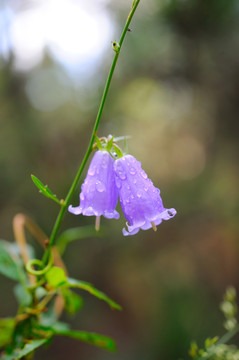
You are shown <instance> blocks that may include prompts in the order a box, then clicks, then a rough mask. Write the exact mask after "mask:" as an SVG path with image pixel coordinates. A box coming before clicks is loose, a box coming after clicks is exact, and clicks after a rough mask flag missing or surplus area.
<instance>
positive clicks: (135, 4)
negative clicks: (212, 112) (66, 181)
mask: <svg viewBox="0 0 239 360" xmlns="http://www.w3.org/2000/svg"><path fill="white" fill-rule="evenodd" d="M139 2H140V0H134V1H133V5H132V8H131V11H130V13H129V15H128V18H127V21H126V24H125V27H124V29H123V32H122V35H121V38H120V41H119V47H118V49H117V50H116V52H115V56H114V59H113V62H112V65H111V68H110V72H109V75H108V78H107V81H106V85H105V89H104V92H103V96H102V99H101V103H100V107H99V111H98V114H97V117H96V120H95V125H94V128H93V131H92V135H91V138H90V142H89V145H88V148H87V150H86V153H85V156H84V158H83V160H82V163H81V165H80V168H79V170H78V172H77V174H76V177H75V179H74V181H73V183H72V185H71V187H70V190H69V192H68V194H67V196H66V198H65V203H64V204H62V206H61V210H60V212H59V214H58V216H57V218H56V221H55V224H54V227H53V230H52V233H51V236H50V243H49V246H48V248H47V250H46V251H45V253H44V256H43V262H44V263H46V261H47V258H48V255H49V250H50V248H51V246H52V245H53V244H54V241H55V238H56V235H57V232H58V230H59V227H60V225H61V222H62V219H63V216H64V214H65V212H66V209H67V208H68V206H69V203H70V199H71V197H72V195H73V193H74V191H75V189H76V186H77V184H78V181H79V179H80V176H81V174H82V172H83V170H84V167H85V165H86V163H87V160H88V158H89V156H90V153H91V151H92V147H93V144H94V141H95V136H96V133H97V130H98V127H99V123H100V119H101V116H102V112H103V109H104V105H105V100H106V97H107V95H108V91H109V87H110V83H111V80H112V76H113V74H114V70H115V67H116V64H117V60H118V57H119V54H120V50H121V47H122V44H123V41H124V38H125V35H126V33H127V31H128V29H129V25H130V23H131V20H132V18H133V16H134V13H135V10H136V9H137V7H138V5H139Z"/></svg>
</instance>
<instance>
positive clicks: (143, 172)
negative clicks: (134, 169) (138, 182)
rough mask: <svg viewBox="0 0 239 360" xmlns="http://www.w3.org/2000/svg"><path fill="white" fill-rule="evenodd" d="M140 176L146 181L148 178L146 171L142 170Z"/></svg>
mask: <svg viewBox="0 0 239 360" xmlns="http://www.w3.org/2000/svg"><path fill="white" fill-rule="evenodd" d="M140 174H141V176H142V177H143V178H144V179H147V178H148V175H147V174H146V172H145V171H144V170H141V172H140Z"/></svg>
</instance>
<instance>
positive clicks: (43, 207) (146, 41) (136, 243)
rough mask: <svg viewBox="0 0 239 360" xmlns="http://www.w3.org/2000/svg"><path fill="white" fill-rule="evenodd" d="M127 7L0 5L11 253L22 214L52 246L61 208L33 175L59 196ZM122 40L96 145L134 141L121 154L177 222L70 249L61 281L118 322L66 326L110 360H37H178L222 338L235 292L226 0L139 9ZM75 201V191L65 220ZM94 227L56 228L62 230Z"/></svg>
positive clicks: (85, 314) (237, 210) (232, 105)
mask: <svg viewBox="0 0 239 360" xmlns="http://www.w3.org/2000/svg"><path fill="white" fill-rule="evenodd" d="M130 6H131V2H130V1H129V0H128V1H126V0H121V1H120V2H119V1H116V0H111V1H110V0H108V1H107V0H89V1H88V2H87V4H85V3H84V1H80V0H78V1H73V0H65V1H63V0H59V1H54V0H49V1H44V0H42V1H40V0H35V1H33V0H6V1H4V0H1V1H0V123H1V132H0V169H1V171H0V189H1V191H0V237H1V238H2V239H6V240H10V241H14V237H13V232H12V219H13V217H14V215H15V214H16V213H18V212H23V213H25V214H27V215H28V216H30V217H31V218H32V219H33V220H34V221H36V222H37V223H38V224H39V226H40V227H42V229H43V230H44V231H45V232H46V233H47V234H50V232H51V229H52V226H53V224H54V221H55V218H56V215H57V213H58V208H57V205H56V204H55V203H53V202H51V201H50V200H48V199H46V198H44V197H43V196H41V195H40V194H38V191H37V189H36V188H35V186H34V185H33V183H32V181H31V178H30V174H31V173H33V174H34V175H36V176H37V177H39V178H40V179H41V180H42V181H43V182H44V183H45V184H48V186H49V187H50V189H52V190H53V192H54V193H56V194H57V195H58V196H59V197H60V198H62V197H64V196H65V195H66V192H67V190H68V188H69V186H70V184H71V182H72V180H73V177H74V176H75V173H76V171H77V169H78V166H79V164H80V162H81V160H82V158H83V155H84V152H85V150H86V147H87V145H88V141H89V137H90V134H91V131H92V127H93V124H94V120H95V117H96V113H97V109H98V106H99V102H100V97H101V94H102V91H103V87H104V83H105V80H106V77H107V73H108V70H109V66H110V63H111V61H112V58H113V56H114V53H113V51H112V49H111V40H115V39H119V36H120V32H121V28H122V27H123V24H124V22H125V19H126V17H127V14H128V11H129V8H130ZM77 11H78V12H77ZM131 29H132V31H131V32H129V33H128V34H127V38H126V40H125V43H124V45H123V48H122V52H121V55H120V58H119V62H118V65H117V68H116V72H115V76H114V78H113V83H112V86H111V88H110V93H109V97H108V99H107V103H106V107H105V109H104V113H103V118H102V122H101V124H100V127H99V133H98V134H99V136H107V135H108V134H113V135H115V136H121V135H130V136H131V139H130V140H129V141H128V149H129V153H131V154H132V155H134V156H135V157H136V158H137V159H138V160H140V161H141V162H142V167H143V168H144V170H145V171H146V172H147V173H148V174H149V177H150V178H151V179H152V180H153V182H154V184H155V185H156V186H157V187H159V188H160V189H161V194H162V198H163V201H164V205H165V206H166V207H169V208H170V207H174V208H175V209H177V211H178V214H177V215H176V217H175V218H174V219H172V220H171V221H168V222H164V223H163V224H161V225H160V226H159V228H158V231H157V232H156V233H154V232H153V231H150V230H148V231H145V232H144V231H141V232H140V233H139V234H137V235H135V236H132V237H127V238H124V237H123V235H122V231H121V230H122V228H123V226H124V224H125V219H124V217H123V214H122V212H121V218H120V220H119V221H115V220H112V221H109V220H106V219H104V220H102V225H103V227H104V229H105V232H106V235H105V236H104V237H101V238H98V237H92V238H88V239H85V240H79V241H75V242H74V243H72V244H70V245H69V247H68V248H67V251H66V253H65V256H64V261H65V263H66V266H67V268H68V270H69V273H70V275H71V276H72V277H75V278H78V279H82V280H85V281H89V282H92V283H93V284H94V285H95V286H96V287H97V288H99V289H101V290H102V291H104V292H106V293H107V294H108V295H109V296H111V297H112V298H113V299H114V300H115V301H117V302H118V303H120V304H121V305H122V306H123V309H124V310H123V312H122V313H118V312H115V311H111V310H110V309H109V308H108V307H107V305H105V304H104V303H102V302H100V301H98V300H97V299H95V298H92V297H91V296H88V295H87V294H83V296H84V300H85V304H84V307H83V309H82V310H81V311H80V312H79V313H78V314H77V316H75V317H71V316H70V315H63V319H64V320H66V321H69V322H70V323H71V324H72V328H74V329H78V330H87V331H96V332H99V333H102V334H105V335H109V336H112V337H114V338H115V340H116V342H117V346H118V351H117V353H114V354H111V353H107V352H105V351H103V350H101V349H97V348H94V347H91V346H89V345H86V344H82V343H79V342H77V341H75V340H72V339H67V338H56V339H55V340H54V341H53V343H52V345H51V347H50V348H48V349H41V350H39V351H38V352H37V355H36V359H38V360H39V359H43V358H44V359H45V360H48V359H49V360H50V359H51V360H53V359H58V360H63V359H64V360H65V358H66V356H67V358H68V359H76V358H81V359H95V360H108V359H114V360H118V359H125V360H134V359H135V360H136V359H137V360H141V359H142V360H145V359H150V360H162V359H163V360H176V359H179V358H184V359H187V358H188V348H189V346H190V342H191V340H196V341H198V342H199V344H201V345H202V343H203V340H204V339H205V338H206V337H208V336H215V335H221V334H222V333H223V328H222V322H223V317H222V315H221V313H220V311H219V303H220V301H221V298H222V294H223V292H224V290H225V288H226V286H228V285H231V284H232V285H234V286H235V287H236V288H238V287H239V279H238V276H237V273H238V269H237V266H238V259H239V248H238V239H239V226H238V215H239V191H238V187H239V181H238V177H239V165H238V159H239V156H238V155H239V154H238V150H239V149H238V148H239V142H238V134H239V121H238V118H239V6H238V1H236V0H207V1H204V0H147V1H146V0H142V1H141V3H140V5H139V8H138V10H137V12H136V14H135V17H134V19H133V22H132V26H131ZM101 31H102V32H101ZM49 34H50V35H49ZM82 181H83V178H82V179H81V182H82ZM79 191H80V184H79V186H78V190H77V191H76V193H75V194H74V197H73V199H72V203H73V204H74V206H76V205H78V201H79V200H78V199H79V198H78V196H79ZM118 207H119V206H118ZM119 209H120V207H119ZM119 211H121V210H119ZM93 222H94V219H93V218H91V217H82V216H73V215H71V214H66V216H65V218H64V222H63V225H62V227H61V231H63V230H64V229H67V228H69V227H75V226H84V225H86V224H88V225H89V224H93ZM29 242H30V243H31V244H32V245H33V246H35V243H34V240H33V239H31V238H30V237H29ZM36 250H37V254H38V256H41V250H40V248H39V246H38V245H36ZM0 283H1V292H0V304H1V306H0V316H4V317H6V316H11V315H14V314H15V313H16V311H17V303H16V300H15V298H14V295H13V291H12V289H13V285H14V284H13V282H10V281H9V280H8V279H5V278H4V277H3V276H1V275H0Z"/></svg>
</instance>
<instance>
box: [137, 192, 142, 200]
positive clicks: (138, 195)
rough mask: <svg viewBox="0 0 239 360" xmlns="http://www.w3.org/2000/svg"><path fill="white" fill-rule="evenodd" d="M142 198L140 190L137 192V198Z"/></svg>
mask: <svg viewBox="0 0 239 360" xmlns="http://www.w3.org/2000/svg"><path fill="white" fill-rule="evenodd" d="M141 196H142V192H141V191H140V190H138V191H137V197H138V198H139V199H140V198H141Z"/></svg>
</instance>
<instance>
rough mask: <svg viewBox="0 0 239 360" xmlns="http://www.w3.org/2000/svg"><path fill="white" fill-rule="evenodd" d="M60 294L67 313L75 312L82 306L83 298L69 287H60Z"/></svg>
mask: <svg viewBox="0 0 239 360" xmlns="http://www.w3.org/2000/svg"><path fill="white" fill-rule="evenodd" d="M61 293H62V296H63V297H64V301H65V310H66V311H67V312H68V313H69V314H75V313H76V312H77V311H79V310H80V309H81V308H82V306H83V299H82V297H81V296H79V295H78V294H76V293H74V292H73V291H71V290H69V289H64V288H63V289H62V292H61Z"/></svg>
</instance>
